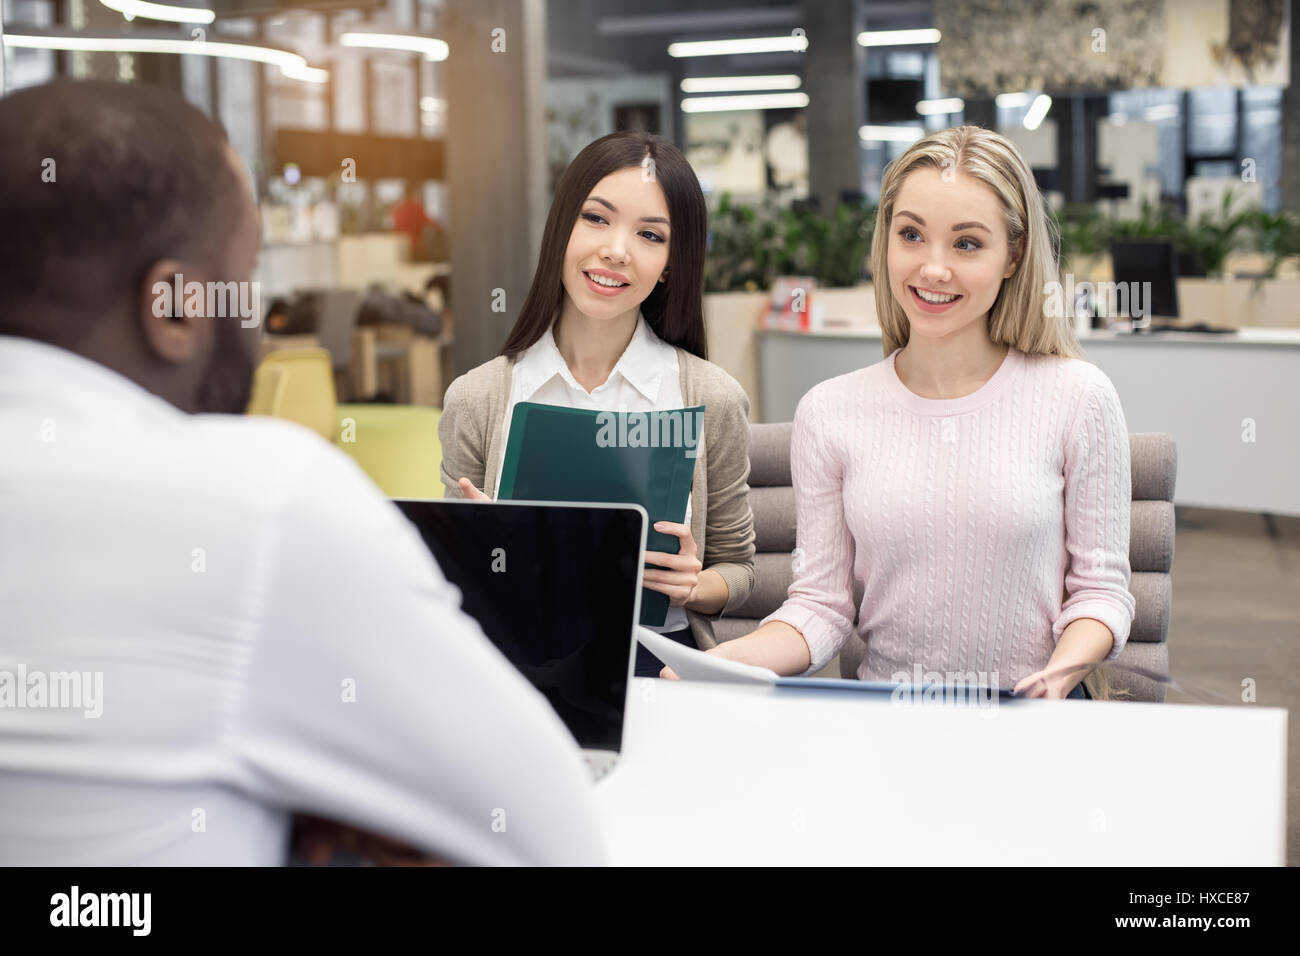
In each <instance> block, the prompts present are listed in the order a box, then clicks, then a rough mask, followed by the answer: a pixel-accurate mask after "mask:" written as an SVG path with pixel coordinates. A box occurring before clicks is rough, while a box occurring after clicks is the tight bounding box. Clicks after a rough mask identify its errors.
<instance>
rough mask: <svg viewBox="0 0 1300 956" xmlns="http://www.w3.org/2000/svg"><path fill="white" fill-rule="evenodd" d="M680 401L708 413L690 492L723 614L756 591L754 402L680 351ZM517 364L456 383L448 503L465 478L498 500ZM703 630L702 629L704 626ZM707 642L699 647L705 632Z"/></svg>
mask: <svg viewBox="0 0 1300 956" xmlns="http://www.w3.org/2000/svg"><path fill="white" fill-rule="evenodd" d="M677 361H678V366H679V368H680V369H681V379H682V399H683V401H684V402H685V404H686V405H687V406H691V405H703V406H705V411H704V434H703V435H701V436H700V439H699V448H700V453H699V457H698V458H696V460H695V475H694V481H693V484H692V485H691V534H692V535H693V536H694V538H695V544H696V546H697V547H698V548H699V549H700V552H701V555H702V557H701V559H700V560H701V561H702V562H703V564H704V567H706V568H708V569H710V570H713V571H716V572H717V573H718V574H720V575H721V576H722V579H723V580H724V581H726V582H727V604H726V606H725V607H724V608H723V609H722V612H721V613H722V614H726V613H728V612H730V611H734V610H735V609H736V608H738V607H740V606H741V605H742V604H744V603H745V601H746V599H747V598H748V597H749V593H750V591H752V590H753V588H754V515H753V512H752V511H750V508H749V397H748V396H747V395H746V394H745V390H744V389H742V388H741V387H740V385H739V384H738V383H737V382H736V380H735V379H733V378H732V377H731V376H730V375H728V374H727V373H726V372H724V371H723V370H722V369H720V368H718V367H717V366H716V365H714V364H713V363H711V362H707V361H705V360H704V359H702V358H699V357H698V356H696V355H692V354H691V353H689V352H687V351H685V350H684V349H680V348H679V349H678V350H677ZM513 370H514V361H513V360H512V359H509V358H507V357H506V356H504V355H498V356H497V357H496V358H494V359H492V360H491V361H489V362H484V363H483V364H482V365H480V366H478V367H477V368H474V369H471V370H470V371H468V372H466V373H465V374H464V375H462V376H460V377H459V378H458V379H456V380H455V381H454V382H452V383H451V387H450V388H448V389H447V395H446V398H445V399H444V400H443V409H442V418H441V419H440V420H439V422H438V437H439V439H440V440H441V441H442V484H443V487H444V488H445V489H446V494H447V497H448V498H460V497H462V495H461V491H460V485H459V484H458V483H457V482H458V481H459V479H461V478H468V479H469V480H470V481H472V482H473V483H474V485H475V486H476V487H478V488H481V489H482V490H483V491H484V492H485V493H486V494H488V495H492V496H493V497H495V495H496V487H497V478H498V475H497V465H498V463H499V462H500V460H501V421H502V418H503V417H504V416H505V411H506V406H507V404H508V403H509V401H510V377H511V374H512V372H513ZM688 616H689V617H690V618H691V622H692V628H693V630H694V631H695V633H696V638H697V640H699V641H700V643H701V644H704V645H707V646H712V644H711V643H710V641H711V639H712V628H711V627H709V626H708V624H707V621H708V619H707V618H705V617H703V616H702V615H698V614H695V613H694V612H688ZM701 625H703V626H701ZM702 630H703V631H704V633H705V634H707V636H708V638H709V640H703V639H701V631H702Z"/></svg>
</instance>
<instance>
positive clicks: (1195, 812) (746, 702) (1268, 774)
mask: <svg viewBox="0 0 1300 956" xmlns="http://www.w3.org/2000/svg"><path fill="white" fill-rule="evenodd" d="M596 793H597V799H598V801H599V803H600V805H601V808H602V812H603V813H604V815H605V823H606V826H607V828H608V832H609V837H610V841H611V847H612V853H613V859H614V862H615V863H616V864H625V865H643V864H650V865H655V864H663V865H708V864H723V865H727V864H741V865H746V864H760V865H773V864H779V865H797V864H817V865H824V864H873V865H906V864H1010V865H1019V864H1024V865H1042V864H1049V865H1060V864H1071V865H1080V864H1082V865H1126V866H1127V865H1194V866H1210V865H1214V866H1227V865H1277V866H1281V865H1283V864H1284V862H1285V837H1286V711H1285V710H1281V709H1278V708H1268V707H1255V706H1253V705H1247V706H1241V707H1206V706H1197V705H1177V704H1139V703H1102V702H1097V701H1073V700H1070V701H1030V700H1025V701H1011V702H1003V703H1000V704H998V705H996V706H993V707H988V708H979V707H973V706H968V707H963V708H960V709H958V708H953V707H949V708H939V707H935V706H932V705H931V706H921V705H904V704H897V703H893V702H891V701H890V700H889V698H888V697H877V696H874V695H868V694H862V693H851V692H816V691H801V690H794V691H787V690H785V689H777V688H766V687H748V686H736V685H723V684H703V683H687V682H678V681H655V680H647V679H644V678H641V679H637V680H636V681H635V682H634V685H633V687H632V689H631V693H630V694H629V710H628V721H627V728H626V732H625V735H624V752H623V756H622V757H621V758H620V760H619V764H618V766H617V767H616V768H615V769H614V770H613V772H612V773H610V775H609V776H608V777H606V778H605V779H604V780H602V781H601V782H600V783H599V784H597V785H596Z"/></svg>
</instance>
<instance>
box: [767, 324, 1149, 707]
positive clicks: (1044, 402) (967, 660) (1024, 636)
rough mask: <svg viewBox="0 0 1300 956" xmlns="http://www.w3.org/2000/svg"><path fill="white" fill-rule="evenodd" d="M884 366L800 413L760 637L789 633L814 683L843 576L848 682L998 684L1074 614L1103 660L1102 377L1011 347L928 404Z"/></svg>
mask: <svg viewBox="0 0 1300 956" xmlns="http://www.w3.org/2000/svg"><path fill="white" fill-rule="evenodd" d="M897 354H898V353H897V352H894V353H893V354H891V355H890V356H889V358H887V359H885V360H884V361H883V362H878V363H877V364H875V365H872V366H870V367H868V368H864V369H859V370H858V371H856V372H850V373H849V374H847V375H841V376H839V377H837V378H832V379H829V380H827V381H825V382H822V383H820V384H819V385H817V386H816V387H815V388H813V389H812V390H811V391H810V392H809V393H808V394H807V395H805V396H804V398H803V400H802V401H800V403H799V407H798V410H797V411H796V412H795V416H794V438H793V445H792V447H791V450H790V457H791V466H792V470H793V476H794V491H795V502H796V504H795V508H796V514H797V518H798V549H797V551H796V553H795V567H794V583H793V584H792V585H791V586H790V591H789V596H788V598H787V600H786V602H785V603H784V604H783V605H782V606H781V607H780V608H779V609H778V610H776V611H775V612H774V613H772V614H771V615H769V616H768V617H767V618H766V619H765V620H764V623H766V622H767V621H773V620H778V621H785V622H786V623H788V624H790V625H792V626H793V627H795V628H797V629H798V630H799V631H800V633H802V634H803V636H804V638H805V640H806V641H807V642H808V647H809V649H810V650H811V652H812V667H811V668H810V669H809V671H808V673H812V672H814V671H816V670H819V669H820V668H822V667H824V666H825V665H826V664H827V663H829V662H830V660H831V659H832V658H833V657H834V656H835V655H836V654H837V653H838V652H839V649H840V647H841V645H842V644H843V643H844V641H845V639H846V638H847V637H848V636H849V633H850V632H851V631H852V630H853V616H854V607H853V584H854V580H857V581H858V582H860V583H861V584H862V586H863V587H864V589H865V593H864V595H863V599H862V605H861V607H859V608H858V609H857V615H858V624H857V631H858V634H859V635H860V636H861V638H862V640H863V641H864V642H865V643H866V646H867V653H866V656H865V657H864V658H863V661H862V666H861V667H860V668H859V669H858V676H859V677H860V678H861V679H863V680H884V681H888V680H901V681H907V682H911V681H913V680H914V679H916V670H917V668H919V669H920V671H921V672H922V673H925V674H930V675H931V676H929V677H926V678H925V679H926V680H934V679H936V678H935V677H934V676H933V675H934V674H935V673H937V674H939V675H940V678H939V679H941V680H943V681H944V682H946V683H950V682H952V681H953V680H956V679H958V678H956V677H955V676H954V672H960V673H961V674H963V675H968V674H969V673H970V672H971V671H974V672H976V673H977V675H978V679H979V680H980V681H981V682H987V683H994V684H997V685H1000V686H1004V687H1009V686H1012V685H1013V684H1015V683H1016V681H1018V680H1020V678H1022V677H1024V676H1026V675H1027V674H1031V673H1033V672H1034V671H1037V670H1040V669H1042V668H1043V667H1045V666H1046V665H1047V662H1048V659H1049V658H1050V657H1051V654H1052V651H1053V650H1054V649H1055V647H1056V642H1057V641H1058V640H1059V638H1060V635H1061V632H1062V631H1063V630H1064V629H1065V627H1066V625H1067V624H1069V623H1070V622H1071V621H1073V620H1075V619H1077V618H1081V617H1088V618H1094V619H1096V620H1098V621H1100V622H1101V623H1103V624H1105V625H1106V626H1107V627H1108V628H1110V630H1111V632H1112V633H1113V634H1114V636H1115V645H1114V648H1113V649H1112V651H1111V654H1110V659H1113V658H1114V657H1115V656H1117V655H1118V654H1119V652H1120V650H1121V649H1122V648H1123V646H1124V642H1125V641H1126V640H1127V639H1128V633H1129V625H1130V624H1131V623H1132V621H1133V612H1134V601H1133V596H1132V595H1131V594H1130V593H1129V590H1128V584H1129V574H1130V570H1129V560H1128V549H1129V503H1130V498H1131V491H1130V480H1131V479H1130V473H1129V467H1130V466H1129V437H1128V428H1127V426H1126V424H1125V422H1124V412H1123V410H1122V409H1121V408H1120V403H1119V397H1118V395H1116V393H1115V388H1114V386H1113V385H1111V383H1110V380H1109V379H1108V378H1106V376H1105V375H1104V374H1103V373H1102V372H1101V370H1100V369H1098V368H1097V367H1096V366H1095V365H1092V364H1090V363H1088V362H1084V361H1080V360H1078V359H1064V358H1059V357H1054V356H1046V355H1026V354H1024V353H1023V352H1019V351H1017V350H1016V349H1011V350H1009V351H1008V352H1007V356H1006V358H1005V359H1004V360H1003V362H1002V365H1001V366H1000V367H999V368H998V370H997V371H996V372H995V373H994V374H993V377H992V378H990V379H989V380H988V381H987V382H985V383H984V385H983V386H981V387H980V389H979V390H978V391H976V392H974V393H972V394H970V395H966V396H964V397H962V398H955V399H944V400H935V399H927V398H922V397H920V396H919V395H916V394H915V393H914V392H912V391H910V390H909V389H908V388H907V386H905V385H904V384H903V383H902V381H901V380H900V379H899V377H898V375H897V373H896V372H895V371H894V357H895V356H896V355H897ZM1062 585H1064V587H1065V589H1066V590H1067V591H1068V592H1069V599H1068V600H1066V601H1065V602H1064V603H1062ZM962 679H965V680H968V681H969V680H971V678H970V677H969V676H966V677H964V678H962Z"/></svg>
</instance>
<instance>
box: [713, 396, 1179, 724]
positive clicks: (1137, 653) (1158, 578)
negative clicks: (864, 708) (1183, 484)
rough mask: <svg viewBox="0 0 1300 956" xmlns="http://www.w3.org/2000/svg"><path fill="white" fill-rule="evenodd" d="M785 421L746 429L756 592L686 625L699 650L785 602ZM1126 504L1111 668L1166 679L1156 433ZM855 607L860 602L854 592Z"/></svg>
mask: <svg viewBox="0 0 1300 956" xmlns="http://www.w3.org/2000/svg"><path fill="white" fill-rule="evenodd" d="M792 431H793V426H792V424H791V423H789V422H783V423H781V424H773V425H751V426H750V432H749V434H750V446H749V460H750V477H749V484H750V491H749V501H750V507H751V508H753V511H754V534H755V539H756V540H755V547H756V550H757V554H755V556H754V572H755V578H756V580H755V587H754V591H753V593H752V594H750V596H749V600H748V601H746V602H745V604H744V605H742V606H741V607H740V608H738V609H737V611H736V613H735V614H734V615H731V616H728V617H725V618H722V619H721V620H718V621H715V622H713V632H712V634H709V633H707V631H706V630H705V629H704V628H702V627H700V626H699V625H697V623H696V622H695V621H692V627H693V628H694V629H695V638H696V641H697V642H699V644H700V646H701V647H711V646H713V644H714V640H713V638H714V637H716V639H717V640H718V641H728V640H732V639H733V638H736V637H740V636H741V635H743V634H748V633H749V632H750V631H752V630H753V629H754V628H755V627H756V626H757V624H758V622H759V621H760V620H761V619H762V618H764V617H766V616H767V615H768V614H770V613H772V612H773V611H775V610H776V609H777V608H778V607H780V606H781V604H782V603H783V602H784V601H785V597H786V592H787V590H788V589H789V587H790V583H791V581H792V580H793V576H794V575H793V569H792V567H791V554H790V553H791V551H792V550H793V549H794V547H795V509H794V489H793V487H791V478H790V435H791V432H792ZM1129 448H1130V455H1131V458H1132V484H1133V503H1132V510H1131V512H1130V534H1129V563H1130V565H1131V567H1132V571H1133V574H1132V578H1131V581H1130V584H1129V590H1130V592H1131V593H1132V594H1133V598H1134V600H1135V602H1136V604H1137V612H1136V615H1135V617H1134V620H1133V626H1132V628H1131V630H1130V633H1129V639H1128V643H1127V644H1126V645H1125V647H1124V650H1123V651H1121V652H1120V656H1119V657H1118V659H1117V660H1118V662H1119V663H1120V664H1127V665H1131V666H1134V667H1139V668H1142V669H1144V670H1148V671H1155V672H1158V673H1160V674H1166V673H1168V670H1169V646H1168V643H1167V639H1168V634H1169V615H1170V610H1171V608H1172V605H1173V585H1172V579H1171V577H1170V571H1171V569H1172V567H1173V558H1174V480H1175V477H1176V475H1177V470H1178V456H1177V449H1176V447H1175V445H1174V441H1173V438H1172V437H1171V436H1169V435H1165V434H1158V433H1144V434H1137V435H1130V436H1129ZM854 592H855V593H854V604H855V606H857V605H859V604H860V603H861V600H862V593H861V588H860V586H859V585H857V584H856V583H855V585H854ZM865 650H866V648H865V647H864V646H863V644H862V641H861V640H859V639H858V637H857V635H856V634H853V635H850V637H849V639H848V640H847V641H846V642H845V643H844V647H843V648H842V649H841V651H840V654H839V659H838V665H837V663H836V662H835V661H832V662H831V664H830V666H829V667H828V668H827V669H826V670H824V671H822V672H821V673H822V675H824V676H836V677H845V678H856V677H857V670H858V664H859V663H860V662H861V660H862V655H863V653H864V652H865ZM1108 677H1109V680H1110V683H1111V687H1112V690H1114V691H1118V692H1120V693H1121V694H1125V695H1127V696H1126V697H1125V698H1124V699H1128V700H1142V701H1163V700H1164V699H1165V688H1164V685H1163V684H1159V683H1157V682H1155V681H1151V680H1148V679H1146V678H1144V677H1142V676H1140V675H1137V674H1133V673H1131V672H1125V671H1122V670H1120V669H1118V668H1111V669H1109V670H1108Z"/></svg>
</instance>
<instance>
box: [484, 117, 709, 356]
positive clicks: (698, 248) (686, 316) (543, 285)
mask: <svg viewBox="0 0 1300 956" xmlns="http://www.w3.org/2000/svg"><path fill="white" fill-rule="evenodd" d="M629 166H635V167H640V168H642V169H648V170H651V171H653V175H654V179H655V181H656V182H657V183H658V184H659V186H660V188H661V189H663V192H664V199H665V200H666V201H667V203H668V220H669V231H670V238H669V240H668V278H667V279H666V280H664V281H663V282H660V283H656V284H655V287H654V290H653V291H652V292H651V293H650V295H649V296H647V297H646V300H645V301H644V302H643V303H641V313H642V314H643V315H644V316H645V318H646V321H647V322H648V323H649V324H650V328H652V329H654V333H655V335H657V336H659V338H660V339H662V340H663V341H665V342H667V343H668V344H669V345H676V346H679V347H680V348H683V349H685V350H686V351H688V352H690V353H692V354H694V355H698V356H699V357H700V358H707V357H708V355H707V347H706V345H705V341H704V300H703V295H704V244H705V238H706V234H707V230H708V210H707V209H706V208H705V205H704V194H703V193H702V192H701V191H700V181H699V180H698V179H696V178H695V170H693V169H691V165H690V163H688V162H687V161H686V157H685V156H683V155H682V154H681V151H680V150H678V149H677V147H676V146H674V145H673V144H672V143H670V142H668V141H667V140H666V139H662V138H660V137H658V136H654V135H652V134H650V133H642V132H625V133H611V134H610V135H608V136H602V137H601V138H600V139H598V140H596V141H595V142H593V143H590V144H588V145H587V146H586V148H584V149H583V150H582V152H580V153H579V154H578V155H577V156H576V157H575V158H574V160H573V162H572V163H570V164H569V168H568V169H566V170H565V171H564V175H563V176H561V177H560V184H559V186H558V187H556V190H555V200H554V201H553V202H552V203H551V211H550V213H549V214H548V215H547V217H546V231H545V232H544V233H543V234H542V251H541V253H540V255H538V257H537V269H536V271H535V272H534V273H533V282H532V285H531V286H529V287H528V297H527V298H526V299H524V305H523V308H522V309H521V310H520V312H519V318H518V319H516V320H515V326H514V328H513V329H511V330H510V335H509V336H507V337H506V344H505V345H504V346H502V347H501V354H502V355H509V356H510V357H511V358H514V357H516V356H517V355H519V353H521V352H523V351H524V349H526V348H528V347H529V346H530V345H532V344H533V343H534V342H536V341H537V340H538V339H540V338H541V337H542V336H543V335H545V334H546V330H547V329H548V328H550V326H551V323H552V322H553V321H555V318H556V317H557V316H558V315H559V310H560V306H561V305H562V304H563V302H564V283H563V272H564V253H565V251H566V250H567V249H568V246H569V236H570V234H571V233H572V232H573V225H574V223H576V222H577V221H578V214H579V213H580V212H581V211H582V204H583V203H584V202H586V201H587V197H588V196H589V195H591V191H592V189H594V188H595V186H596V183H598V182H600V181H601V180H602V179H604V178H605V177H606V176H608V175H609V174H610V173H616V172H618V171H619V170H620V169H627V168H628V167H629Z"/></svg>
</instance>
